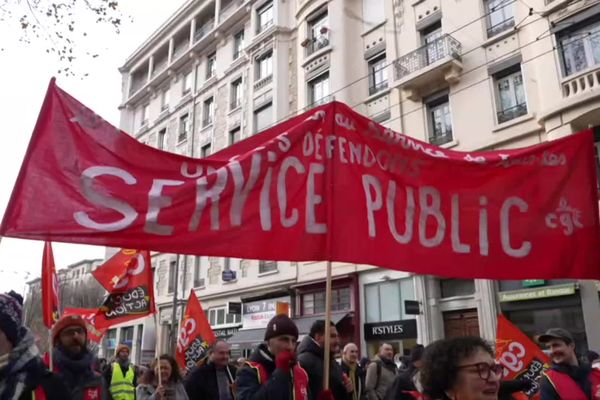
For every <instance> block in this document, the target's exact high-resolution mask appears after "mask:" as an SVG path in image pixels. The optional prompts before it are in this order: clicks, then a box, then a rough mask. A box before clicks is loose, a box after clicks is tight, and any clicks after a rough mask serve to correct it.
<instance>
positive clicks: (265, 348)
mask: <svg viewBox="0 0 600 400" xmlns="http://www.w3.org/2000/svg"><path fill="white" fill-rule="evenodd" d="M297 341H298V328H297V327H296V324H294V321H292V320H291V319H290V318H289V317H288V316H287V315H285V314H279V315H276V316H275V317H273V318H272V319H271V320H270V321H269V323H268V324H267V329H266V331H265V343H263V344H261V345H259V346H258V347H257V348H256V349H255V350H254V352H253V353H252V355H251V356H250V359H249V361H246V365H245V366H244V367H243V368H241V369H240V370H239V372H238V376H237V379H236V386H237V400H267V399H269V400H270V399H273V400H275V399H277V400H287V399H294V400H308V399H309V393H308V391H309V387H308V374H307V373H306V371H305V370H304V369H303V368H302V367H301V366H300V365H299V364H298V363H297V362H296V354H295V353H294V350H295V347H296V343H297ZM192 400H193V399H192Z"/></svg>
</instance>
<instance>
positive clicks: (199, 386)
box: [138, 363, 237, 400]
mask: <svg viewBox="0 0 600 400" xmlns="http://www.w3.org/2000/svg"><path fill="white" fill-rule="evenodd" d="M225 372H226V373H227V377H228V378H229V384H230V385H233V382H234V381H235V374H236V372H237V368H236V367H234V366H232V365H228V366H227V368H226V371H225ZM184 386H185V391H186V392H187V394H188V397H189V398H190V400H212V399H217V400H218V399H219V383H218V382H217V369H216V368H215V365H214V364H212V363H208V364H205V365H203V366H201V367H196V368H194V369H193V370H192V371H191V372H190V373H188V374H187V376H186V378H185V382H184ZM231 394H232V397H233V391H232V393H231ZM138 400H139V399H138Z"/></svg>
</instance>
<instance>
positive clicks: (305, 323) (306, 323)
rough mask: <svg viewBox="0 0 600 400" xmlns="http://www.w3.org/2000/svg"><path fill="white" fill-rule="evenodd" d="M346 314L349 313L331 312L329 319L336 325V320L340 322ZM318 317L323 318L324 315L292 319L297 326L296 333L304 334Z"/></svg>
mask: <svg viewBox="0 0 600 400" xmlns="http://www.w3.org/2000/svg"><path fill="white" fill-rule="evenodd" d="M347 316H350V314H349V313H347V312H341V313H333V314H331V320H332V321H333V323H334V324H336V325H337V323H338V322H340V321H341V320H343V319H344V318H346V317H347ZM319 319H324V316H323V315H316V316H314V317H304V318H297V319H294V320H293V321H294V322H295V323H296V326H297V327H298V333H300V335H306V334H308V332H309V331H310V327H311V326H312V324H313V323H314V322H315V321H317V320H319Z"/></svg>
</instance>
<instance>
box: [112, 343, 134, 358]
mask: <svg viewBox="0 0 600 400" xmlns="http://www.w3.org/2000/svg"><path fill="white" fill-rule="evenodd" d="M121 350H127V352H128V353H131V349H130V348H129V346H127V345H126V344H125V343H121V344H120V345H118V346H117V350H115V356H118V355H119V353H120V352H121Z"/></svg>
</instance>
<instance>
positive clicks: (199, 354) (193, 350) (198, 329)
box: [176, 289, 216, 369]
mask: <svg viewBox="0 0 600 400" xmlns="http://www.w3.org/2000/svg"><path fill="white" fill-rule="evenodd" d="M215 340H216V338H215V334H214V332H213V330H212V328H211V327H210V323H209V322H208V318H206V314H205V313H204V310H203V309H202V305H201V304H200V301H199V300H198V297H196V293H194V290H193V289H192V290H191V291H190V297H189V298H188V302H187V306H186V307H185V314H184V316H183V321H182V322H181V328H180V329H179V333H178V335H177V352H176V353H177V354H176V357H177V362H178V363H179V365H180V366H181V367H182V368H189V369H192V368H193V367H194V366H195V365H196V363H197V362H198V361H200V360H202V359H203V358H204V357H206V356H207V355H208V348H209V347H210V345H212V344H213V343H214V342H215Z"/></svg>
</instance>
